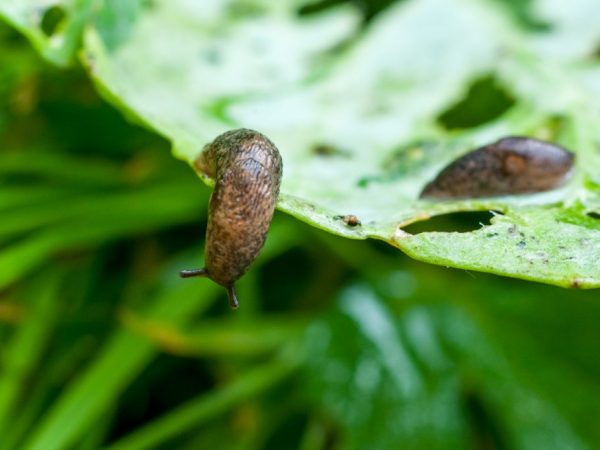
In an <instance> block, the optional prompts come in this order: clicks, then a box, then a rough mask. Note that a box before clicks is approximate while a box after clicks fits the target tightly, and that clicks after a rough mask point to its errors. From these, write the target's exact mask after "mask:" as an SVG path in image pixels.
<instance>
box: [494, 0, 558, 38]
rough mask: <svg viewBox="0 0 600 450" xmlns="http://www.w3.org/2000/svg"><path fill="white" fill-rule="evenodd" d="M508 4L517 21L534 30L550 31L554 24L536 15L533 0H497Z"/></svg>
mask: <svg viewBox="0 0 600 450" xmlns="http://www.w3.org/2000/svg"><path fill="white" fill-rule="evenodd" d="M496 1H498V2H500V3H503V4H504V5H506V6H507V7H508V8H507V9H508V10H509V11H510V12H511V13H512V15H513V16H514V18H515V19H516V21H517V22H518V23H519V24H520V25H521V26H522V27H523V28H527V29H529V30H532V31H550V30H551V29H552V25H551V24H549V23H548V22H543V21H541V20H539V19H538V18H537V17H535V14H533V13H532V11H531V3H532V0H496Z"/></svg>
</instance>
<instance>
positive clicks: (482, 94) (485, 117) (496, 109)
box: [438, 75, 515, 130]
mask: <svg viewBox="0 0 600 450" xmlns="http://www.w3.org/2000/svg"><path fill="white" fill-rule="evenodd" d="M514 103H515V101H514V99H513V97H512V96H511V95H510V94H509V93H508V92H507V91H505V90H504V89H503V88H502V87H501V86H500V85H499V83H498V81H497V80H496V79H495V78H494V77H493V76H491V75H487V76H485V77H482V78H480V79H478V80H476V81H474V82H473V84H472V85H471V87H470V88H469V91H468V92H467V94H466V96H465V98H464V99H462V100H461V101H460V102H458V103H456V104H455V105H453V106H452V107H450V108H449V109H448V110H446V111H445V112H443V113H442V114H440V116H439V117H438V122H439V123H440V124H441V125H443V126H444V127H445V128H447V129H448V130H454V129H461V128H471V127H475V126H478V125H481V124H484V123H486V122H489V121H491V120H493V119H495V118H497V117H499V116H501V115H502V114H503V113H505V112H506V111H507V110H508V109H509V108H510V107H511V106H512V105H513V104H514Z"/></svg>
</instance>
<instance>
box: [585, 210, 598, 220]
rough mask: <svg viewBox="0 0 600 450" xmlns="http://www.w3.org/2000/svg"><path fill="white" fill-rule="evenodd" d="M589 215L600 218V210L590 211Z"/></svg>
mask: <svg viewBox="0 0 600 450" xmlns="http://www.w3.org/2000/svg"><path fill="white" fill-rule="evenodd" d="M587 216H588V217H591V218H592V219H600V212H596V211H590V212H589V213H587Z"/></svg>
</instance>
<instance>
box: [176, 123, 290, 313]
mask: <svg viewBox="0 0 600 450" xmlns="http://www.w3.org/2000/svg"><path fill="white" fill-rule="evenodd" d="M196 165H197V166H198V167H199V168H200V170H202V171H203V172H204V173H205V174H206V175H208V176H210V177H212V178H214V179H215V188H214V191H213V193H212V195H211V197H210V202H209V206H208V227H207V230H206V246H205V249H204V254H205V267H204V268H202V269H192V270H182V271H181V272H180V276H181V277H183V278H188V277H207V278H210V279H211V280H213V281H214V282H215V283H217V284H220V285H221V286H223V287H225V289H227V295H228V296H229V302H230V304H231V307H232V308H237V307H238V300H237V297H236V294H235V288H234V284H235V282H236V281H237V280H238V279H239V278H240V277H241V276H242V275H244V273H246V271H247V270H248V267H249V266H250V264H251V263H252V261H254V259H255V258H256V256H257V255H258V253H259V252H260V249H261V248H262V247H263V245H264V243H265V239H266V236H267V231H268V229H269V225H270V224H271V219H272V217H273V213H274V211H275V205H276V203H277V196H278V195H279V187H280V184H281V175H282V166H283V165H282V161H281V155H280V154H279V151H278V150H277V147H275V145H274V144H273V143H272V142H271V141H270V140H269V139H267V138H266V137H265V136H263V135H262V134H261V133H259V132H258V131H254V130H248V129H243V128H242V129H239V130H232V131H228V132H226V133H223V134H222V135H220V136H218V137H217V138H216V139H215V140H214V141H213V142H212V143H210V144H208V145H207V146H206V147H204V150H203V151H202V154H201V155H200V157H199V158H198V160H197V161H196Z"/></svg>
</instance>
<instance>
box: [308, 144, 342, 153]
mask: <svg viewBox="0 0 600 450" xmlns="http://www.w3.org/2000/svg"><path fill="white" fill-rule="evenodd" d="M312 152H313V153H314V154H315V155H319V156H350V152H348V151H347V150H343V149H341V148H339V147H336V146H335V145H331V144H324V143H320V144H315V145H314V146H313V148H312Z"/></svg>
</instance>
